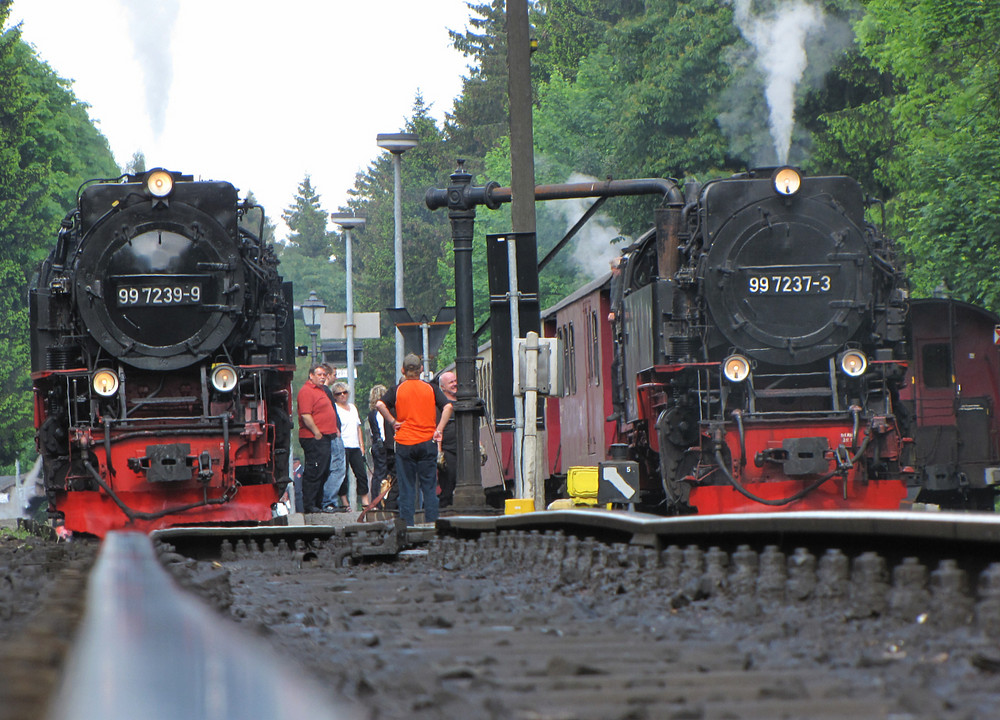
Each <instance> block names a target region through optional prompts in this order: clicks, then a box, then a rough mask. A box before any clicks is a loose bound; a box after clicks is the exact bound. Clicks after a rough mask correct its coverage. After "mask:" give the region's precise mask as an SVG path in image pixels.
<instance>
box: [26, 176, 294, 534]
mask: <svg viewBox="0 0 1000 720" xmlns="http://www.w3.org/2000/svg"><path fill="white" fill-rule="evenodd" d="M252 208H253V206H252V205H251V204H249V203H246V202H240V201H239V200H238V198H237V191H236V189H235V188H234V187H233V186H232V185H231V184H229V183H225V182H196V181H194V180H193V178H192V177H191V176H187V175H182V174H180V173H173V172H167V171H164V170H159V169H158V170H153V171H150V172H148V173H142V174H139V175H129V176H123V177H122V178H119V179H118V180H110V181H95V182H94V183H93V184H91V185H89V186H88V187H86V188H85V189H83V190H82V192H81V193H80V196H79V198H78V203H77V207H76V208H75V209H74V210H73V211H72V212H70V213H69V215H67V217H66V220H65V221H64V222H63V225H62V230H61V232H60V233H59V238H58V242H57V243H56V246H55V248H54V249H53V251H52V253H51V254H50V255H49V257H48V258H47V259H46V260H45V261H44V262H43V263H42V265H41V267H40V268H39V272H38V274H37V275H36V276H35V278H34V280H33V282H32V285H31V288H30V294H29V300H30V311H31V318H32V381H33V385H34V393H35V395H34V397H35V427H36V430H37V435H36V439H37V443H38V449H39V452H40V453H41V455H42V468H43V478H44V483H45V489H46V494H47V497H48V500H49V513H50V516H51V517H52V518H53V520H54V521H55V522H57V523H60V524H62V525H63V526H64V527H65V528H66V529H67V530H71V531H76V532H86V533H90V534H94V535H99V536H103V535H104V534H105V533H107V532H108V531H109V530H112V529H116V528H130V529H137V530H144V531H145V530H152V529H155V528H160V527H166V526H170V525H180V524H205V523H215V524H221V523H259V522H265V521H270V520H271V519H272V517H273V510H274V507H275V504H276V503H277V501H278V499H279V498H280V496H281V494H282V493H283V491H284V488H285V486H286V484H287V483H288V481H289V480H288V465H289V463H288V461H289V450H290V442H291V437H290V433H291V427H292V421H291V417H292V416H291V410H292V405H291V403H292V396H291V381H292V372H293V371H294V366H293V362H294V360H293V358H294V351H293V340H294V336H293V328H292V319H291V309H292V298H291V286H290V284H288V283H283V282H282V279H281V277H280V276H279V275H278V273H277V265H278V261H277V258H276V256H275V255H274V253H273V249H272V248H271V247H270V246H269V245H268V244H266V243H264V242H263V241H262V240H261V239H260V232H259V231H260V229H262V225H263V212H262V211H261V212H260V227H259V229H258V233H257V234H255V233H254V232H253V231H252V230H251V229H250V228H249V227H248V226H247V218H246V217H245V216H246V214H247V213H248V212H249V211H250V210H251V209H252Z"/></svg>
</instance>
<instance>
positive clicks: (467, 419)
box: [425, 160, 500, 510]
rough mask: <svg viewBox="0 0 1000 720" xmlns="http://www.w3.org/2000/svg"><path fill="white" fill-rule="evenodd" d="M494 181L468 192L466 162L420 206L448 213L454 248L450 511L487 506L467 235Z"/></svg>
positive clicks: (486, 202)
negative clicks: (454, 448)
mask: <svg viewBox="0 0 1000 720" xmlns="http://www.w3.org/2000/svg"><path fill="white" fill-rule="evenodd" d="M496 187H498V184H497V183H495V182H491V183H488V184H487V185H485V186H484V187H473V185H472V176H471V175H470V174H469V173H467V172H466V171H465V161H464V160H459V161H458V169H457V170H455V172H454V173H453V174H452V175H451V185H449V186H448V187H447V188H444V189H437V188H432V189H430V190H428V191H427V196H426V198H425V202H426V203H427V207H429V208H430V209H431V210H436V209H438V208H442V207H447V208H448V219H449V220H451V239H452V243H453V244H454V247H455V375H456V378H457V380H458V388H457V389H456V393H455V402H454V403H453V406H454V408H455V423H456V427H455V431H456V436H457V439H458V469H457V471H458V472H457V478H456V481H455V501H454V502H455V509H456V510H458V509H459V508H463V509H466V508H467V509H474V510H475V509H482V508H484V507H485V506H486V495H485V493H484V492H483V480H482V471H481V465H480V462H479V417H480V416H481V415H482V407H481V404H480V401H479V393H478V392H476V337H475V329H476V328H475V313H474V311H473V307H472V236H473V231H474V230H475V226H476V206H477V205H486V206H487V207H488V208H490V209H493V210H495V209H496V208H498V207H500V203H499V202H496V201H494V200H493V198H492V196H491V193H492V191H493V189H494V188H496Z"/></svg>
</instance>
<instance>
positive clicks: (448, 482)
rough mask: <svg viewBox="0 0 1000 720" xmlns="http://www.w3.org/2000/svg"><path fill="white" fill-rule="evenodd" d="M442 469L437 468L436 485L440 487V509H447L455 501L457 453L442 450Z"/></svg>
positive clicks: (455, 451)
mask: <svg viewBox="0 0 1000 720" xmlns="http://www.w3.org/2000/svg"><path fill="white" fill-rule="evenodd" d="M442 451H443V452H444V467H441V466H440V465H439V466H438V485H439V486H440V487H441V497H440V498H439V500H440V502H441V507H448V506H449V505H451V504H452V503H453V502H454V500H455V482H456V480H457V478H458V452H457V448H456V450H449V449H448V448H442Z"/></svg>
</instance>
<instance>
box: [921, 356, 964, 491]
mask: <svg viewBox="0 0 1000 720" xmlns="http://www.w3.org/2000/svg"><path fill="white" fill-rule="evenodd" d="M916 361H917V372H916V374H915V379H916V387H915V388H914V390H915V393H914V401H915V402H914V410H915V411H916V415H917V428H916V432H915V433H914V436H915V437H914V440H915V441H916V448H917V453H918V455H917V463H918V465H920V466H924V467H927V468H928V471H929V472H930V473H931V474H932V475H934V474H939V473H940V474H943V475H944V476H945V477H947V476H950V475H951V471H952V469H953V468H954V467H955V466H956V465H957V464H958V454H957V452H956V449H957V446H958V433H957V427H956V422H955V405H956V402H955V401H956V395H955V392H956V387H955V370H954V367H955V366H954V353H953V348H952V344H951V341H950V340H949V339H947V338H935V339H926V340H923V341H918V343H917V347H916Z"/></svg>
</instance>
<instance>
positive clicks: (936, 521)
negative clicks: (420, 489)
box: [0, 511, 1000, 719]
mask: <svg viewBox="0 0 1000 720" xmlns="http://www.w3.org/2000/svg"><path fill="white" fill-rule="evenodd" d="M768 518H769V519H764V518H759V519H756V520H755V519H753V518H748V517H728V518H715V519H707V518H681V519H674V520H663V519H659V518H649V517H643V516H636V515H630V514H625V513H621V514H619V513H600V512H597V513H595V512H575V511H567V512H560V513H535V514H530V515H520V516H508V517H499V518H498V517H492V518H472V517H468V518H465V517H462V518H447V519H442V520H441V521H439V523H438V528H437V533H436V534H431V533H430V532H429V531H427V530H423V531H418V532H417V533H416V534H413V533H411V534H410V535H409V536H407V535H406V534H405V533H403V532H402V529H401V528H396V527H395V526H392V525H386V524H370V525H368V526H354V527H352V528H316V527H315V526H313V528H312V529H302V528H264V529H259V530H257V531H233V530H232V529H230V530H228V531H227V532H226V533H224V534H220V533H219V532H218V531H209V530H206V529H189V530H171V531H167V532H165V533H161V534H158V535H157V538H156V540H155V542H156V543H158V549H159V562H160V563H162V564H165V565H166V566H168V567H169V568H171V569H172V571H173V572H174V575H175V577H178V578H179V579H180V581H181V583H180V584H182V585H187V586H188V587H190V588H192V589H193V590H194V592H196V593H197V594H199V595H201V596H202V598H204V599H206V600H207V601H208V604H209V605H211V606H214V608H215V610H214V612H213V611H207V610H205V608H204V607H202V608H201V610H200V611H197V612H199V613H200V614H201V615H203V616H204V617H202V622H203V624H202V625H200V626H199V627H200V628H201V629H196V630H186V631H183V632H181V631H169V630H164V628H163V627H160V628H159V629H160V632H167V636H168V637H180V636H184V637H194V638H198V642H197V643H195V644H194V645H191V644H187V645H185V644H181V643H165V642H164V641H163V639H162V637H163V636H160V640H157V641H155V642H153V641H151V640H150V639H149V638H146V637H144V636H142V635H141V634H138V633H137V632H136V629H137V628H141V627H145V626H146V625H145V623H144V621H140V620H139V619H138V618H139V614H138V613H139V611H140V610H142V609H143V608H146V607H147V606H148V608H149V610H150V612H151V613H152V615H151V616H152V617H154V618H157V620H156V622H155V623H150V626H151V627H152V626H161V625H163V624H164V623H166V621H167V617H168V616H167V614H166V613H165V612H164V610H163V609H162V605H159V604H158V603H159V602H160V601H163V602H166V603H167V604H168V605H170V606H173V607H179V606H183V605H187V604H188V603H189V600H184V601H176V600H169V599H167V591H166V589H165V588H164V585H163V584H162V580H163V578H162V577H161V578H160V580H158V581H156V583H157V584H154V585H153V586H152V587H150V586H147V580H146V579H145V578H146V576H147V571H146V570H143V571H142V572H139V571H138V570H136V569H135V568H134V567H132V564H133V563H137V562H138V561H139V560H140V559H141V558H142V557H143V556H148V557H145V559H143V563H146V562H148V561H151V559H152V558H153V556H154V553H153V552H152V550H151V549H150V550H149V552H146V551H141V550H136V549H135V547H133V545H135V546H139V545H142V543H149V542H150V541H147V540H146V539H145V538H144V536H139V535H133V536H130V537H128V544H129V547H130V548H131V549H130V550H128V551H127V552H124V553H123V552H122V551H121V550H120V548H119V549H115V546H116V545H117V544H119V541H118V540H117V539H116V540H114V541H113V542H111V543H109V542H108V541H106V542H105V545H104V547H103V548H102V550H101V558H100V559H99V560H98V563H97V568H98V569H97V572H95V574H94V575H93V576H92V577H91V580H90V585H89V590H88V607H89V608H91V610H88V613H87V616H86V619H85V620H84V621H83V624H82V625H81V627H82V628H89V629H86V630H84V631H83V632H81V633H80V634H79V635H78V638H79V640H80V642H77V643H76V644H75V645H74V647H73V651H72V656H73V657H74V658H77V659H76V660H72V661H70V663H69V665H68V667H69V668H70V671H69V672H67V673H66V674H65V675H64V676H63V678H62V685H61V688H62V689H61V690H60V692H59V695H58V697H59V698H60V700H59V701H58V703H56V704H55V705H53V706H52V708H51V709H50V710H49V714H48V715H47V717H49V718H62V717H68V716H73V717H80V714H79V712H77V709H78V708H79V707H81V703H83V704H87V703H88V702H90V703H91V704H92V697H91V696H92V695H93V688H94V687H95V682H96V680H94V678H93V677H92V676H91V677H88V676H87V674H86V673H87V672H89V671H92V670H94V669H97V668H104V671H103V672H101V671H100V670H98V671H97V673H98V674H99V675H100V676H101V677H103V678H105V682H104V683H103V684H104V685H105V686H107V685H108V682H107V681H106V679H107V678H108V677H113V678H122V679H124V678H125V677H128V678H129V680H128V682H127V683H124V687H123V688H121V689H122V690H123V691H124V690H128V692H129V693H130V694H131V695H130V696H131V697H138V698H141V699H142V703H141V704H140V705H138V706H131V707H129V709H128V713H129V714H130V716H131V717H134V716H135V715H136V713H138V714H140V715H142V716H144V717H150V716H151V715H149V714H148V709H149V706H151V705H152V703H151V702H150V698H153V697H155V698H156V706H157V707H160V706H161V705H162V706H163V707H166V708H167V710H166V711H165V714H162V715H160V716H161V717H179V716H182V715H183V716H185V717H198V716H199V713H198V710H199V709H200V710H202V711H203V712H202V714H201V715H200V716H202V717H209V716H211V717H236V716H237V713H239V716H241V717H247V716H255V713H254V712H253V710H254V709H258V710H259V708H261V707H265V706H266V703H264V702H263V701H261V700H259V698H260V697H262V696H264V695H266V694H267V693H268V692H273V693H275V694H276V695H275V697H278V698H281V700H282V701H287V703H289V704H287V705H281V703H280V702H277V701H276V702H275V704H274V707H276V708H277V707H283V708H285V709H287V708H289V707H295V708H296V712H297V713H301V712H302V711H303V706H302V704H301V703H302V702H305V701H306V700H307V699H308V698H312V700H310V701H309V702H312V703H315V704H316V705H317V706H322V707H323V708H325V709H327V710H330V709H331V708H332V709H333V710H332V715H331V714H330V713H329V712H328V714H327V715H323V714H322V712H319V711H318V710H317V713H318V714H317V715H316V716H317V717H324V716H329V717H354V716H356V717H372V718H375V717H378V718H394V717H400V718H402V717H407V718H439V717H446V718H450V717H455V718H459V717H461V718H470V717H483V718H492V717H512V718H526V719H527V718H532V719H540V718H647V717H648V718H660V717H677V718H724V717H728V718H732V717H740V718H742V717H746V718H765V717H767V718H773V717H803V718H806V717H808V718H817V717H886V718H888V717H893V718H911V717H912V718H923V717H928V718H929V717H934V718H951V717H954V718H964V717H970V716H976V715H977V714H978V715H981V714H982V713H984V712H989V711H991V709H995V707H997V706H998V705H1000V691H998V690H996V689H995V688H996V687H997V686H998V683H997V674H998V673H1000V652H998V651H997V650H996V647H997V640H998V638H1000V565H998V564H996V563H997V562H1000V557H998V556H1000V539H998V538H1000V534H998V528H1000V525H998V523H997V522H996V521H995V520H994V519H993V518H992V517H977V516H955V517H952V516H946V515H934V516H932V515H931V514H922V516H909V515H905V516H904V515H903V514H900V513H880V514H867V515H866V516H862V515H859V514H856V513H854V514H849V515H848V516H846V517H842V516H838V515H829V516H818V515H810V516H805V515H803V516H801V517H798V516H793V515H788V516H768ZM838 527H839V530H838ZM289 532H291V533H292V534H291V535H289V534H288V533H289ZM110 556H118V557H117V559H116V560H114V563H115V564H116V565H117V564H119V563H123V565H122V566H121V568H120V569H119V570H117V571H114V572H111V571H109V570H107V569H106V568H105V569H102V568H104V566H106V565H107V564H108V563H109V562H110V560H109V559H108V558H109V557H110ZM148 572H149V573H151V577H155V576H156V575H157V573H158V572H159V571H158V570H157V571H155V572H154V571H148ZM108 576H111V577H114V578H117V580H118V581H122V580H126V579H127V580H129V581H131V582H137V583H139V584H140V586H141V587H136V588H132V589H126V588H121V587H118V588H115V587H105V586H104V585H103V583H104V582H105V580H102V579H101V578H106V577H108ZM167 585H172V584H171V583H167ZM109 598H119V600H118V601H112V600H109ZM195 605H197V603H195ZM94 608H103V613H102V614H103V615H104V616H105V621H106V622H107V623H109V624H108V625H107V626H105V629H97V630H95V629H93V627H92V623H93V622H95V621H94V620H93V617H92V614H93V612H94V610H93V609H94ZM220 612H221V613H223V614H225V615H228V616H229V617H230V618H231V619H235V620H236V623H237V624H235V625H234V624H233V623H231V622H230V621H229V620H224V619H222V618H219V617H218V613H220ZM126 620H127V622H126ZM133 620H134V621H133ZM241 626H242V627H241ZM220 627H222V628H224V630H223V631H222V632H224V633H232V635H229V634H226V635H224V638H225V640H212V638H215V637H216V635H215V633H216V632H219V628H220ZM64 631H65V628H64V629H63V632H64ZM111 633H121V634H123V635H124V636H123V637H119V636H118V635H115V636H114V637H115V640H114V642H109V641H108V640H109V638H110V637H112V635H110V634H111ZM260 635H263V636H264V638H263V641H262V639H261V638H260V637H253V636H260ZM244 636H251V637H250V645H249V646H248V647H249V648H250V649H244V650H237V651H236V653H235V657H234V656H225V655H222V654H218V655H215V656H212V659H207V660H206V659H204V658H203V656H202V654H201V653H203V652H205V648H209V649H210V651H211V652H210V654H211V653H214V652H215V650H217V649H218V647H220V646H222V645H225V646H227V647H228V646H232V647H237V643H238V642H240V643H241V642H242V639H245V637H244ZM87 637H91V638H93V639H94V640H95V643H96V645H97V646H98V648H99V649H101V650H100V651H102V652H106V651H108V650H109V649H111V650H112V651H113V649H114V648H121V647H125V645H123V643H126V642H134V643H136V645H134V646H133V647H132V649H130V650H128V652H127V654H126V655H125V656H124V657H127V658H135V657H140V658H149V660H150V665H149V668H148V671H146V673H145V674H146V675H147V677H145V678H143V677H142V675H143V673H142V672H140V667H139V665H140V664H139V663H136V662H128V663H127V665H126V666H124V667H123V666H121V665H119V666H114V665H112V664H109V663H111V662H112V660H107V659H101V658H94V657H93V656H89V655H88V653H90V652H95V651H94V650H86V649H84V646H85V645H86V643H83V642H82V641H83V640H84V639H85V638H87ZM151 643H152V645H151ZM174 645H177V648H176V650H175V649H174V647H173V646H174ZM2 649H3V645H2V644H0V650H2ZM168 650H169V651H170V652H176V653H177V654H176V655H173V656H170V655H168ZM81 657H84V658H89V659H87V660H83V661H81V660H80V659H79V658H81ZM251 660H252V661H253V664H254V665H256V664H257V663H260V665H261V668H262V669H261V677H265V678H270V679H272V680H273V681H274V685H268V684H265V683H264V682H263V681H260V680H258V681H254V682H253V683H252V687H253V688H254V691H255V693H256V694H252V693H248V692H247V691H246V689H245V688H246V685H245V684H244V685H239V684H238V683H239V682H243V683H246V677H247V673H249V672H250V670H249V669H247V670H246V672H243V670H244V666H247V668H249V667H250V664H251V663H250V661H251ZM118 661H119V662H120V661H121V658H120V657H119V660H118ZM2 667H6V665H3V666H2ZM81 668H84V669H83V670H81ZM211 668H215V670H214V671H210V670H211ZM267 668H270V669H267ZM290 668H291V669H292V670H291V672H290V676H289V672H288V671H289V669H290ZM222 669H225V671H223V670H222ZM237 670H239V671H240V672H237ZM81 672H82V673H83V674H82V675H81ZM165 677H169V678H171V683H172V684H169V683H168V687H169V688H170V689H169V691H168V692H167V693H166V696H165V697H163V698H162V699H161V698H160V697H159V696H157V695H154V694H153V693H155V692H156V685H157V684H159V685H161V686H162V685H163V684H164V678H165ZM74 678H75V680H74ZM144 682H149V683H150V686H149V687H148V688H147V687H146V686H145V685H144ZM299 683H302V684H303V687H304V688H305V689H301V690H300V689H298V688H299ZM73 685H77V686H78V688H79V689H78V690H77V691H76V692H83V693H84V695H83V697H84V698H85V699H84V700H81V699H79V696H75V695H74V691H73V690H72V687H73ZM109 687H110V686H109ZM209 688H211V689H212V691H211V692H209V691H208V690H209ZM267 688H271V690H268V689H267ZM113 689H116V690H117V689H119V688H118V684H114V688H113ZM53 692H54V691H53ZM109 692H110V689H109ZM88 693H89V695H88ZM220 693H221V694H220ZM112 694H113V695H114V693H112ZM115 697H116V700H115V703H118V704H117V705H115V707H127V706H126V705H122V704H120V703H122V702H123V701H122V700H121V699H120V698H117V695H115ZM74 698H76V699H74ZM171 698H172V700H171ZM192 698H194V699H195V700H200V701H202V704H201V705H198V704H197V703H196V704H195V705H194V706H191V705H190V704H189V705H187V706H184V707H183V708H179V707H177V706H176V705H172V704H171V702H174V703H176V702H182V701H183V702H188V703H190V702H191V701H192ZM220 698H222V700H220ZM251 698H258V699H257V700H256V701H253V702H251V706H252V707H249V708H248V707H247V706H245V705H242V706H241V702H240V701H246V700H250V699H251ZM0 699H3V698H0ZM206 699H211V702H214V703H216V705H215V706H212V708H214V710H215V711H218V712H219V713H221V714H212V715H210V714H207V712H206V711H207V708H208V707H209V706H208V705H205V704H204V703H205V701H206ZM220 703H221V704H220ZM2 705H3V703H0V706H2ZM192 707H193V709H192ZM172 710H181V712H180V714H177V713H176V712H172ZM248 712H249V715H248ZM60 713H62V714H60ZM227 713H228V714H227ZM352 713H355V714H352ZM276 714H277V715H278V716H282V715H281V714H280V713H279V712H277V711H274V712H270V711H269V712H268V715H276ZM116 716H117V715H115V714H114V713H113V712H110V710H109V709H108V708H107V707H106V708H103V709H102V710H101V712H100V714H95V715H93V717H103V718H110V717H116ZM0 717H29V715H11V714H8V715H6V716H4V715H3V713H2V711H0ZM34 717H43V715H36V716H34Z"/></svg>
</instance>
